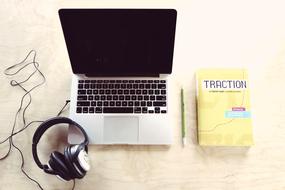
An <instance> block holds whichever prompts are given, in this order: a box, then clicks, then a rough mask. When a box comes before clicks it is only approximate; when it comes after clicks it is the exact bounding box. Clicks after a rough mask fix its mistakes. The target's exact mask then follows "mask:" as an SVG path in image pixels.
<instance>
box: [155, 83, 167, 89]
mask: <svg viewBox="0 0 285 190" xmlns="http://www.w3.org/2000/svg"><path fill="white" fill-rule="evenodd" d="M157 87H158V88H159V89H166V85H165V84H158V86H157Z"/></svg>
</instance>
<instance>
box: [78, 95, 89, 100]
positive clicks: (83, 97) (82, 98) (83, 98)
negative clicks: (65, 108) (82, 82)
mask: <svg viewBox="0 0 285 190" xmlns="http://www.w3.org/2000/svg"><path fill="white" fill-rule="evenodd" d="M77 100H87V96H77Z"/></svg>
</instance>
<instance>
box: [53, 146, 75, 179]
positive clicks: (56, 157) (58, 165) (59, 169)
mask: <svg viewBox="0 0 285 190" xmlns="http://www.w3.org/2000/svg"><path fill="white" fill-rule="evenodd" d="M48 163H49V166H50V167H51V169H52V170H53V171H54V172H55V173H56V174H57V175H58V176H59V177H61V178H62V179H64V180H66V181H69V180H71V179H72V176H70V174H69V170H68V167H67V164H66V161H65V157H64V155H63V154H61V153H60V152H57V151H54V152H52V153H51V155H50V160H49V162H48Z"/></svg>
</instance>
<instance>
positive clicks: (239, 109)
mask: <svg viewBox="0 0 285 190" xmlns="http://www.w3.org/2000/svg"><path fill="white" fill-rule="evenodd" d="M232 111H245V107H232Z"/></svg>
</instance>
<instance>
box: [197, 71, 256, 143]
mask: <svg viewBox="0 0 285 190" xmlns="http://www.w3.org/2000/svg"><path fill="white" fill-rule="evenodd" d="M196 80H197V81H196V82H197V112H198V113H197V114H198V141H199V144H200V145H204V146H250V145H253V135H252V123H251V110H250V101H249V99H250V98H249V83H248V73H247V70H245V69H201V70H199V71H197V73H196Z"/></svg>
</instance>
